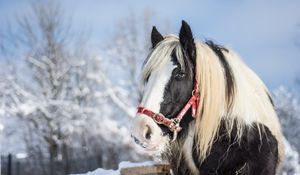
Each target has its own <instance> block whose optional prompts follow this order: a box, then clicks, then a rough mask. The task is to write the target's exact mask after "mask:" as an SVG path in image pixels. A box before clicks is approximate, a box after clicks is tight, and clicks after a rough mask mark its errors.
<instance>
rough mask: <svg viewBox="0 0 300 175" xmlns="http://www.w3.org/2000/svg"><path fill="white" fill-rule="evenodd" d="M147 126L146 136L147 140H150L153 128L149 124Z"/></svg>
mask: <svg viewBox="0 0 300 175" xmlns="http://www.w3.org/2000/svg"><path fill="white" fill-rule="evenodd" d="M146 127H147V130H146V133H145V138H146V139H147V140H150V139H151V135H152V132H151V129H150V127H149V126H146Z"/></svg>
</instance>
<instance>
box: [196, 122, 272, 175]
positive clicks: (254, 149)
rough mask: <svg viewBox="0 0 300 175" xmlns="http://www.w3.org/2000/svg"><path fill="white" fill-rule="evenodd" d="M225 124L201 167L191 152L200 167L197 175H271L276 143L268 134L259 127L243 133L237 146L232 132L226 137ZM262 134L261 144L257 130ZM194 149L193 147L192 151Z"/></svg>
mask: <svg viewBox="0 0 300 175" xmlns="http://www.w3.org/2000/svg"><path fill="white" fill-rule="evenodd" d="M224 123H225V122H222V125H221V128H220V131H219V134H218V135H219V137H218V139H217V141H216V142H215V143H214V145H213V147H212V150H211V153H210V154H209V156H208V157H207V158H206V159H205V160H204V162H203V163H202V164H200V163H199V161H198V159H197V153H196V151H194V154H193V157H194V161H195V162H196V164H197V166H198V167H200V174H201V175H213V174H222V175H225V174H226V175H230V174H232V175H235V174H236V172H240V173H239V174H241V175H275V172H276V165H277V161H278V148H277V140H276V138H275V137H274V136H273V135H272V133H271V132H270V130H269V129H268V128H267V127H266V126H264V125H262V124H259V125H258V126H257V125H254V126H253V127H252V128H250V127H248V128H246V129H245V131H244V132H243V135H242V139H241V141H240V143H238V142H236V140H235V136H236V134H237V133H236V128H234V129H233V131H232V133H231V136H230V137H229V136H228V135H227V133H226V132H227V131H226V128H225V124H224ZM259 127H260V129H261V130H262V135H261V140H260V139H259V138H260V135H259V132H258V128H259ZM195 146H196V145H194V147H195Z"/></svg>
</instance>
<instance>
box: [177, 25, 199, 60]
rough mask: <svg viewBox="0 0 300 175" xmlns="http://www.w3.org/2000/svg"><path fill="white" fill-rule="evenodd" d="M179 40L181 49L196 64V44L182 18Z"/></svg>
mask: <svg viewBox="0 0 300 175" xmlns="http://www.w3.org/2000/svg"><path fill="white" fill-rule="evenodd" d="M179 41H180V44H181V46H182V49H183V53H184V55H185V56H186V57H187V58H189V59H190V60H191V61H192V64H193V65H195V64H196V45H195V42H194V38H193V33H192V30H191V28H190V26H189V25H188V24H187V23H186V22H185V21H184V20H182V25H181V28H180V32H179Z"/></svg>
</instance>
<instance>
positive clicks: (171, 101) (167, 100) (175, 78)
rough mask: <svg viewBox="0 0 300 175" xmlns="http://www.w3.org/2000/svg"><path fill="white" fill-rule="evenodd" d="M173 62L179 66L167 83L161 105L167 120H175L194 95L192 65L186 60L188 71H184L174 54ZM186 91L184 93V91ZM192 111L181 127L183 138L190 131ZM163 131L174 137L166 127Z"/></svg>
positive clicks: (162, 112) (163, 127)
mask: <svg viewBox="0 0 300 175" xmlns="http://www.w3.org/2000/svg"><path fill="white" fill-rule="evenodd" d="M172 62H173V64H174V65H177V68H175V69H174V70H173V72H172V76H171V78H170V80H169V82H168V83H167V85H166V87H165V91H164V97H163V102H162V103H161V104H160V111H159V112H160V113H161V114H163V115H165V116H166V117H167V118H175V117H176V115H177V114H178V113H179V112H180V110H181V109H182V108H183V107H184V105H185V104H186V103H187V102H188V100H189V98H190V97H191V95H192V90H193V87H194V81H193V79H194V76H193V74H194V72H193V69H192V68H191V63H190V61H189V60H186V63H185V64H186V65H185V66H186V67H187V68H186V69H185V70H184V71H183V69H182V68H181V66H180V64H179V62H178V60H177V57H176V55H175V54H174V52H173V54H172ZM183 89H184V91H183ZM192 120H193V118H192V117H191V110H190V111H188V112H187V114H186V116H185V117H184V118H183V120H182V121H181V123H180V125H181V127H182V128H183V131H181V132H180V133H179V137H181V135H182V133H184V132H185V131H186V130H187V129H188V124H189V123H190V121H192ZM160 127H161V128H162V130H163V131H164V132H165V133H168V134H169V135H170V136H172V133H171V131H170V130H169V129H168V128H167V127H166V126H164V125H160Z"/></svg>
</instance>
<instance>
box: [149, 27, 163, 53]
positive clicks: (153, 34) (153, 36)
mask: <svg viewBox="0 0 300 175" xmlns="http://www.w3.org/2000/svg"><path fill="white" fill-rule="evenodd" d="M163 39H164V37H163V36H162V35H161V34H160V33H159V31H158V30H157V29H156V27H155V26H153V28H152V32H151V42H152V48H154V47H155V46H156V45H157V44H158V43H159V42H161V41H162V40H163Z"/></svg>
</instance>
